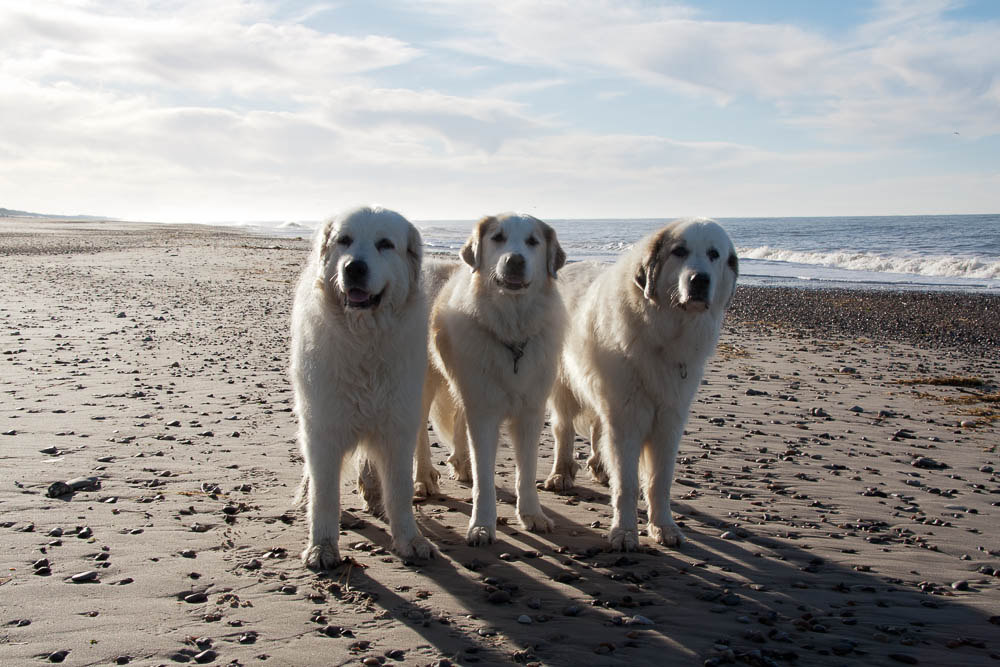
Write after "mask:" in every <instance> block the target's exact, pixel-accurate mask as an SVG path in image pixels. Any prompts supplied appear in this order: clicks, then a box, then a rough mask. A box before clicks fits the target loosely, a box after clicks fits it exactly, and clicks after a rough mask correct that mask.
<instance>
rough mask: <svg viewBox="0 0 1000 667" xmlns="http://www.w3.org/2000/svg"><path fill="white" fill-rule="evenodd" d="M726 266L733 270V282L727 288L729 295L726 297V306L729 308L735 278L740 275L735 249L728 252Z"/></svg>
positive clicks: (734, 286)
mask: <svg viewBox="0 0 1000 667" xmlns="http://www.w3.org/2000/svg"><path fill="white" fill-rule="evenodd" d="M726 266H727V267H729V269H730V270H731V271H732V272H733V283H732V287H731V288H730V289H729V296H728V297H727V298H726V302H725V303H726V308H729V304H731V303H732V302H733V297H734V296H735V295H736V279H737V278H739V277H740V258H739V257H737V256H736V251H730V252H729V258H728V259H727V260H726Z"/></svg>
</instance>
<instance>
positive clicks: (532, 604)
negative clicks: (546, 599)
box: [528, 598, 542, 609]
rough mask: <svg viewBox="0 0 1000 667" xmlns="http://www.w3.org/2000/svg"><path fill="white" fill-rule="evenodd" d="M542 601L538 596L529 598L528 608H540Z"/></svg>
mask: <svg viewBox="0 0 1000 667" xmlns="http://www.w3.org/2000/svg"><path fill="white" fill-rule="evenodd" d="M541 608H542V601H541V599H539V598H531V599H530V600H528V609H541Z"/></svg>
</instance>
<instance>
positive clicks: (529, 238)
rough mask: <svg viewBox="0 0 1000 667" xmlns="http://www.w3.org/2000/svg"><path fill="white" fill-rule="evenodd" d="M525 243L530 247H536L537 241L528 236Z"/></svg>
mask: <svg viewBox="0 0 1000 667" xmlns="http://www.w3.org/2000/svg"><path fill="white" fill-rule="evenodd" d="M525 243H527V244H528V245H530V246H536V245H538V239H536V238H535V237H534V236H529V237H528V240H527V241H525Z"/></svg>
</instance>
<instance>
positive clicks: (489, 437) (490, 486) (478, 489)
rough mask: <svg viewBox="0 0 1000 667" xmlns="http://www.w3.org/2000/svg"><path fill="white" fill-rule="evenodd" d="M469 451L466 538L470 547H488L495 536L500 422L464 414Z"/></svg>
mask: <svg viewBox="0 0 1000 667" xmlns="http://www.w3.org/2000/svg"><path fill="white" fill-rule="evenodd" d="M467 421H468V428H469V441H470V442H469V444H470V445H471V450H472V452H471V453H472V517H471V518H470V519H469V531H468V533H467V535H466V539H467V540H468V542H469V544H470V545H471V546H480V545H485V544H490V543H492V542H493V541H495V540H496V537H497V490H496V486H494V473H495V468H496V461H497V440H498V439H499V437H500V419H499V418H498V417H495V416H492V415H473V414H472V413H467Z"/></svg>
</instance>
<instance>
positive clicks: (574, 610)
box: [563, 604, 583, 616]
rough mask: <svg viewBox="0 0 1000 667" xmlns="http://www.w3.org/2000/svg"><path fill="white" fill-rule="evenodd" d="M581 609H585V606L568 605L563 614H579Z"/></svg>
mask: <svg viewBox="0 0 1000 667" xmlns="http://www.w3.org/2000/svg"><path fill="white" fill-rule="evenodd" d="M581 611H583V607H581V606H580V605H578V604H571V605H567V606H566V608H565V609H563V616H579V615H580V612H581Z"/></svg>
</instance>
